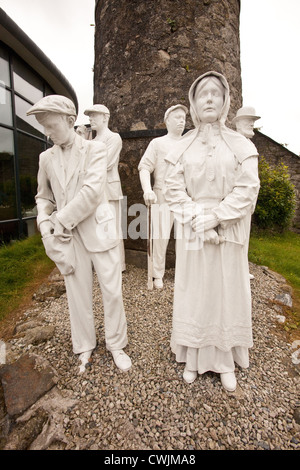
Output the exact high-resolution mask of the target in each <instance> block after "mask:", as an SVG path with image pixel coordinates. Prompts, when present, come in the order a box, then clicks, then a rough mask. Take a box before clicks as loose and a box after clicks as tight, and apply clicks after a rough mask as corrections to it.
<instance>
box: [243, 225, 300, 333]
mask: <svg viewBox="0 0 300 470" xmlns="http://www.w3.org/2000/svg"><path fill="white" fill-rule="evenodd" d="M249 261H251V262H252V263H255V264H258V265H263V266H268V268H270V269H271V270H272V271H276V272H277V273H279V274H281V275H282V276H283V277H284V278H285V279H286V281H287V283H288V284H289V285H290V286H291V287H292V288H293V293H294V295H293V308H292V309H291V311H290V312H289V314H290V318H289V319H288V322H287V325H286V326H285V329H286V330H287V331H288V330H290V329H297V330H298V332H300V235H299V234H297V233H294V232H290V231H287V232H284V233H281V234H278V233H269V232H256V231H255V230H253V231H252V232H251V237H250V243H249Z"/></svg>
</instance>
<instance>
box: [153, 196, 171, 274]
mask: <svg viewBox="0 0 300 470" xmlns="http://www.w3.org/2000/svg"><path fill="white" fill-rule="evenodd" d="M153 215H154V216H153V218H152V224H153V229H152V233H153V277H154V278H158V279H162V278H163V277H164V274H165V265H166V253H167V248H168V244H169V239H170V233H171V230H172V226H173V220H174V219H173V215H172V213H171V211H170V209H169V207H168V205H167V204H166V203H165V204H159V205H157V206H156V209H155V212H154V211H153Z"/></svg>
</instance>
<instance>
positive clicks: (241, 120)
mask: <svg viewBox="0 0 300 470" xmlns="http://www.w3.org/2000/svg"><path fill="white" fill-rule="evenodd" d="M258 119H260V116H256V113H255V109H254V108H253V107H252V106H243V107H242V108H240V109H238V111H237V113H236V116H235V117H234V118H233V120H232V124H233V125H234V126H235V128H236V130H237V132H239V133H240V134H242V135H244V136H245V137H247V138H248V139H251V138H252V137H253V136H254V131H253V129H254V124H255V121H257V120H258Z"/></svg>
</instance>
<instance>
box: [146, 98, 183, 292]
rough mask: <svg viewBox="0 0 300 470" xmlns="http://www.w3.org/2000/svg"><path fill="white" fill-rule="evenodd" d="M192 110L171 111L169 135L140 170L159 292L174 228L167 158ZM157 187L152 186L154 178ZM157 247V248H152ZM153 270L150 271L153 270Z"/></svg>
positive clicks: (153, 148)
mask: <svg viewBox="0 0 300 470" xmlns="http://www.w3.org/2000/svg"><path fill="white" fill-rule="evenodd" d="M187 113H188V109H187V108H186V107H185V106H183V105H181V104H177V105H175V106H171V107H170V108H168V109H167V111H166V112H165V116H164V122H165V124H166V127H167V130H168V133H167V134H166V135H164V136H162V137H156V138H155V139H153V140H152V141H151V142H150V144H149V145H148V147H147V149H146V151H145V153H144V155H143V157H142V158H141V161H140V163H139V166H138V170H139V175H140V181H141V185H142V189H143V192H144V194H143V197H144V201H145V204H146V206H147V207H148V221H147V223H148V246H147V250H148V270H149V272H148V288H149V289H151V288H152V282H153V284H154V287H155V288H157V289H161V288H163V277H164V273H165V261H166V251H167V247H168V243H169V239H170V232H171V229H172V226H173V216H172V214H171V212H170V210H169V207H168V205H167V203H166V200H165V197H164V195H163V186H164V173H165V161H164V159H165V157H166V155H167V154H168V152H169V151H170V150H171V149H172V148H173V147H174V145H176V141H178V140H179V139H181V136H182V133H183V131H184V127H185V122H186V115H187ZM152 173H153V174H154V185H153V188H152V186H151V174H152ZM152 243H153V244H152ZM149 268H150V269H149ZM153 279H154V281H153Z"/></svg>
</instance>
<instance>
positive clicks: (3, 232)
mask: <svg viewBox="0 0 300 470" xmlns="http://www.w3.org/2000/svg"><path fill="white" fill-rule="evenodd" d="M18 238H19V224H18V222H12V221H11V222H1V221H0V240H1V242H4V243H9V242H10V240H17V239H18Z"/></svg>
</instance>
